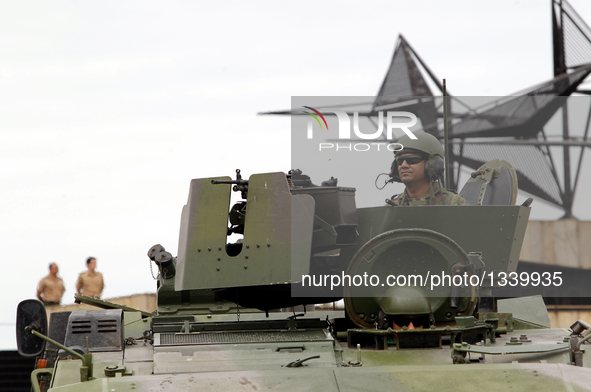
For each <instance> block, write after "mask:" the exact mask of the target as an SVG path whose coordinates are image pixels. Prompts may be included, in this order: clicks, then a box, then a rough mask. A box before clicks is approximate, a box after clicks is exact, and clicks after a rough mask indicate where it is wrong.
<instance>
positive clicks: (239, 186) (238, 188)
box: [211, 169, 248, 199]
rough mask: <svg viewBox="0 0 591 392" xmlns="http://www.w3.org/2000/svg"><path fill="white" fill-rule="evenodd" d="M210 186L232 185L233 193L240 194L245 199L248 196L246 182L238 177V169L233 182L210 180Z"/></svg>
mask: <svg viewBox="0 0 591 392" xmlns="http://www.w3.org/2000/svg"><path fill="white" fill-rule="evenodd" d="M211 183H212V184H214V185H215V184H232V185H234V186H233V187H232V190H233V191H234V192H240V193H241V194H242V198H243V199H246V197H247V195H248V180H243V179H242V176H241V175H240V169H236V179H235V180H211Z"/></svg>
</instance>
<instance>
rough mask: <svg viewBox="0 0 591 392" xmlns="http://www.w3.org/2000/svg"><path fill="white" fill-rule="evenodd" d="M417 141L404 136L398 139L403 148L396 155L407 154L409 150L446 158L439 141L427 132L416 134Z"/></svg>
mask: <svg viewBox="0 0 591 392" xmlns="http://www.w3.org/2000/svg"><path fill="white" fill-rule="evenodd" d="M414 135H415V136H416V137H417V138H416V139H411V138H410V136H408V135H404V136H402V137H401V138H400V139H398V143H400V144H402V146H403V148H402V149H401V150H399V151H397V152H396V153H395V155H401V154H406V153H408V152H411V151H408V150H413V151H420V152H422V153H424V154H427V155H429V156H433V155H438V156H440V157H441V158H443V157H444V155H445V153H444V152H443V146H442V145H441V143H440V142H439V140H438V139H437V138H436V137H435V136H433V135H431V134H429V133H426V132H423V131H419V132H414Z"/></svg>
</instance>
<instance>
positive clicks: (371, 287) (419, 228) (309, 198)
mask: <svg viewBox="0 0 591 392" xmlns="http://www.w3.org/2000/svg"><path fill="white" fill-rule="evenodd" d="M510 174H511V168H510V166H509V165H507V164H505V163H504V162H500V161H495V162H491V163H490V164H487V165H485V166H483V167H482V168H481V169H480V170H479V171H477V172H475V173H474V174H473V178H472V179H471V180H470V182H469V183H468V184H467V186H466V188H465V189H464V190H463V191H462V194H463V195H464V196H465V197H466V198H468V199H469V201H470V202H471V204H473V205H470V206H416V207H393V206H390V205H387V204H386V205H384V206H378V207H372V208H356V205H355V189H354V188H347V187H341V186H338V185H337V182H336V180H334V179H332V180H331V181H329V182H326V183H323V184H321V185H320V186H316V185H314V184H313V183H312V181H311V180H310V178H309V177H307V176H305V175H304V174H302V173H301V172H300V171H295V170H294V171H292V172H289V173H282V172H275V173H265V174H255V175H252V176H250V178H249V179H248V180H246V179H243V178H242V177H241V175H240V173H239V172H237V176H236V179H232V178H231V177H215V178H203V179H195V180H192V181H191V185H190V190H189V197H188V201H187V204H186V205H185V206H184V207H183V209H182V214H181V227H180V236H179V244H178V252H177V255H176V257H174V256H173V255H172V254H171V253H170V252H168V251H166V250H165V248H164V246H162V245H160V244H157V245H154V246H153V247H151V248H150V249H149V251H148V257H149V258H150V259H151V260H152V261H153V262H154V263H155V264H156V265H157V266H158V270H159V275H158V280H157V297H158V308H157V310H156V311H155V312H154V313H153V314H152V313H146V312H142V311H138V310H134V309H129V308H124V307H121V306H118V305H115V304H110V303H108V302H105V301H100V300H97V299H93V298H89V297H84V296H77V299H78V300H79V301H81V302H85V303H92V304H94V305H96V306H97V307H98V308H99V309H97V310H80V311H73V312H62V313H54V314H52V315H51V322H50V323H49V326H48V325H47V321H46V316H45V310H44V308H43V305H42V304H41V303H40V302H39V301H37V300H26V301H23V302H22V303H21V304H20V305H19V309H18V316H17V340H18V345H19V352H20V353H21V354H22V355H29V356H38V360H37V369H36V370H34V372H33V373H32V376H31V378H32V383H33V389H34V390H35V391H36V392H37V391H40V390H50V391H63V392H66V391H77V392H78V391H86V392H90V391H251V392H252V391H259V392H260V391H266V390H274V391H290V392H294V391H304V390H305V391H319V390H323V391H369V390H380V391H382V390H383V391H385V390H392V391H415V392H416V391H429V392H431V391H454V392H456V391H474V390H479V391H492V390H495V391H496V390H505V391H532V390H537V391H584V390H585V391H586V390H591V371H589V370H587V368H588V367H589V366H590V365H591V360H590V358H588V356H586V353H585V349H584V348H585V344H586V343H587V341H588V340H589V339H590V337H591V327H590V326H589V325H588V324H587V323H585V322H584V321H582V320H579V321H577V320H573V321H574V324H573V326H572V327H571V330H566V329H550V323H549V317H548V313H547V312H546V309H545V307H544V303H543V301H542V299H541V297H527V298H511V299H502V300H497V299H496V298H495V297H494V291H495V289H496V288H498V287H501V286H504V285H507V284H508V283H510V282H512V281H514V280H517V282H518V283H520V284H522V283H523V279H522V278H523V277H520V276H516V275H517V274H516V268H517V264H518V260H519V253H520V249H521V245H522V241H523V237H524V233H525V229H526V225H527V221H528V216H529V211H530V207H529V206H528V205H521V206H518V205H514V204H515V192H516V189H517V188H516V186H515V185H516V184H515V183H514V181H513V180H514V177H512V176H511V175H510ZM503 184H504V185H503ZM232 190H234V191H236V192H238V193H236V194H235V195H238V194H240V196H241V197H242V200H239V201H237V202H231V192H232ZM526 204H527V203H526ZM164 245H166V246H167V247H168V246H169V244H164ZM529 278H531V279H532V280H533V281H535V280H536V279H537V282H538V284H540V283H541V282H542V283H544V284H546V283H549V284H555V283H557V281H556V280H557V278H558V279H559V278H560V277H559V276H538V277H528V279H529ZM519 279H521V281H520V280H519ZM343 298H344V300H343V301H341V302H342V303H344V305H343V306H340V305H339V303H340V302H337V301H339V300H341V299H343ZM321 303H324V304H325V305H322V306H318V305H315V304H321ZM326 303H328V305H326Z"/></svg>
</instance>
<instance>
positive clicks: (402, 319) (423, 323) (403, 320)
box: [392, 314, 429, 328]
mask: <svg viewBox="0 0 591 392" xmlns="http://www.w3.org/2000/svg"><path fill="white" fill-rule="evenodd" d="M392 321H394V323H395V324H396V325H398V326H399V327H408V324H410V323H411V321H412V325H414V326H415V328H420V327H423V328H427V327H429V315H427V314H425V315H421V316H410V317H409V316H393V317H392Z"/></svg>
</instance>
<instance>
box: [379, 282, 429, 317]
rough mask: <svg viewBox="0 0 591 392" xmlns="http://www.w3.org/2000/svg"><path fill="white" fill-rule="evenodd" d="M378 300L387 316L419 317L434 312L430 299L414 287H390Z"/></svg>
mask: <svg viewBox="0 0 591 392" xmlns="http://www.w3.org/2000/svg"><path fill="white" fill-rule="evenodd" d="M376 300H377V302H378V304H379V305H380V308H381V309H382V312H384V314H386V315H419V314H429V313H431V311H432V310H431V304H430V302H429V298H427V297H426V296H425V293H424V292H423V290H422V289H420V288H418V287H414V286H396V287H390V288H389V289H388V290H386V292H384V294H383V296H382V297H379V298H376Z"/></svg>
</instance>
